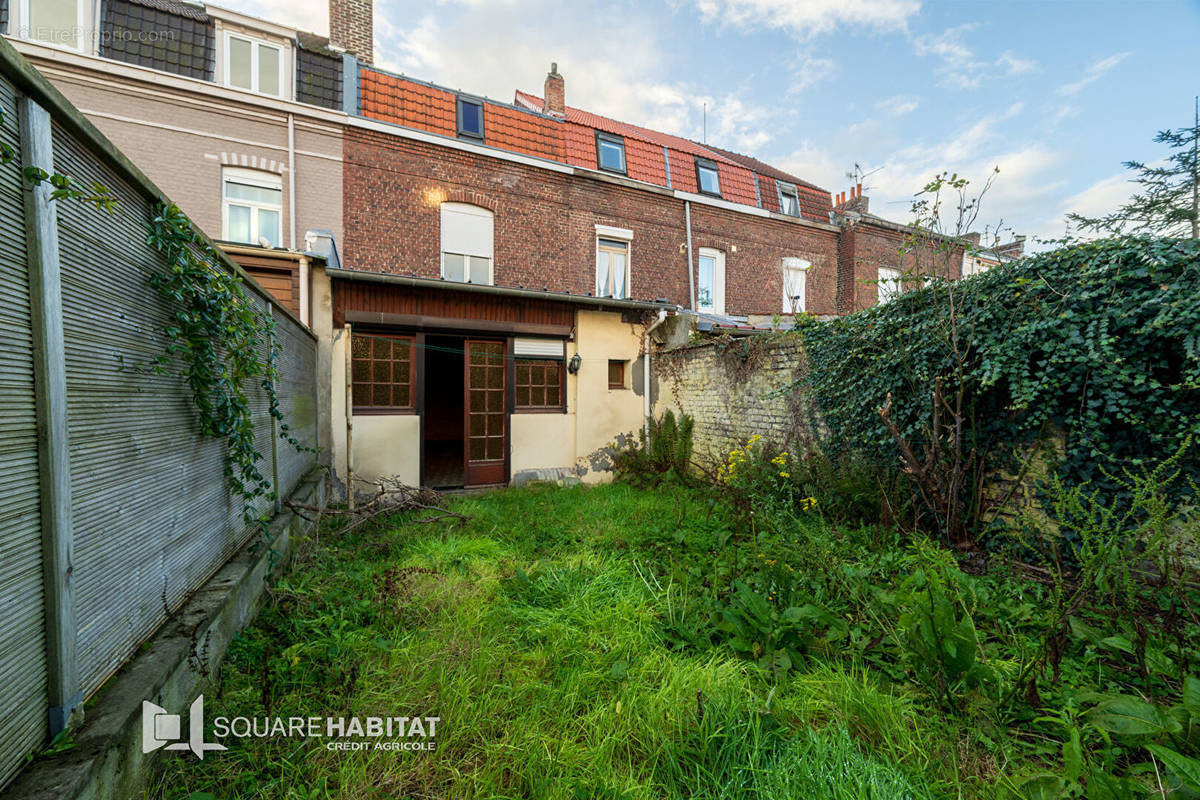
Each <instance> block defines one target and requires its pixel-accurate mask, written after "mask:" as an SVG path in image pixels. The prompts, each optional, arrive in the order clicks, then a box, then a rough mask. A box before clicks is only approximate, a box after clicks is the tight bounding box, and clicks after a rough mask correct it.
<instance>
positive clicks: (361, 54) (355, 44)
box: [329, 0, 375, 64]
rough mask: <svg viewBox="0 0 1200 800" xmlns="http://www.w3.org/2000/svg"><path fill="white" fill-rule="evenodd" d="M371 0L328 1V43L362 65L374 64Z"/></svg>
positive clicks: (373, 28) (373, 21)
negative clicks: (334, 45)
mask: <svg viewBox="0 0 1200 800" xmlns="http://www.w3.org/2000/svg"><path fill="white" fill-rule="evenodd" d="M373 6H374V2H373V0H329V41H330V42H332V43H333V44H336V45H337V46H338V47H343V48H345V49H346V51H347V52H350V53H353V54H354V55H355V57H356V58H358V60H359V61H361V62H363V63H364V64H373V63H374V62H375V20H374V8H373Z"/></svg>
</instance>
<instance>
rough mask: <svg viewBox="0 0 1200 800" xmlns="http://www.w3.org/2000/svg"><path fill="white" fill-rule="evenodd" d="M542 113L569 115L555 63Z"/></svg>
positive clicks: (548, 76) (548, 82)
mask: <svg viewBox="0 0 1200 800" xmlns="http://www.w3.org/2000/svg"><path fill="white" fill-rule="evenodd" d="M333 1H334V2H336V0H333ZM542 111H544V112H546V113H547V114H553V115H554V116H556V117H565V116H566V115H567V87H566V83H565V82H564V81H563V76H562V75H559V74H558V64H557V63H555V62H552V63H551V64H550V71H549V72H548V73H546V85H545V87H544V88H543V91H542Z"/></svg>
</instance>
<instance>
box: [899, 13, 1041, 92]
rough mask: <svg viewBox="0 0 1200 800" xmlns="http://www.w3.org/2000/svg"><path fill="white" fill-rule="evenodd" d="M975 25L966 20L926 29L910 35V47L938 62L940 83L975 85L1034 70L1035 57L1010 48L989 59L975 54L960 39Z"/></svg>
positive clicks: (966, 87) (961, 87) (968, 87)
mask: <svg viewBox="0 0 1200 800" xmlns="http://www.w3.org/2000/svg"><path fill="white" fill-rule="evenodd" d="M977 27H979V26H978V25H976V24H974V23H968V24H965V25H958V26H956V27H953V28H947V29H946V30H944V31H942V32H941V33H940V34H932V33H927V34H924V35H922V36H918V37H916V38H915V39H913V49H914V50H915V51H916V54H917V55H919V56H932V57H934V58H937V59H938V60H939V61H940V62H941V63H940V64H939V65H938V67H937V70H936V74H937V75H938V77H939V78H940V80H939V83H940V84H941V85H943V86H950V87H954V88H958V89H975V88H977V87H979V86H980V85H981V84H982V83H983V82H984V81H985V80H992V79H995V78H998V77H1004V76H1010V75H1025V74H1028V73H1030V72H1034V71H1035V70H1037V68H1038V64H1037V62H1036V61H1033V60H1030V59H1023V58H1020V57H1019V56H1017V55H1016V54H1015V53H1013V52H1012V51H1011V50H1005V51H1004V52H1003V53H1001V54H1000V57H999V58H996V59H995V60H992V61H989V60H987V59H986V58H979V57H977V56H976V54H975V51H974V50H972V49H971V48H970V47H968V46H967V45H966V43H965V42H964V41H963V38H964V35H965V34H967V33H970V32H971V31H973V30H975V29H976V28H977Z"/></svg>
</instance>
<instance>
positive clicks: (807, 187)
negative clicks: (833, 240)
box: [706, 145, 833, 222]
mask: <svg viewBox="0 0 1200 800" xmlns="http://www.w3.org/2000/svg"><path fill="white" fill-rule="evenodd" d="M706 147H708V148H709V149H710V150H716V151H717V152H718V153H721V154H722V155H724V156H726V157H727V158H729V159H731V160H733V161H736V162H738V163H740V164H742V165H744V166H746V167H749V168H750V169H752V170H754V171H755V172H757V173H758V176H759V184H760V186H759V190H760V191H761V193H762V201H763V208H769V209H770V210H771V211H778V210H779V194H778V192H777V190H776V188H775V183H776V181H783V182H785V183H792V184H795V185H796V191H797V194H799V196H800V216H802V217H807V218H809V219H815V220H819V221H821V222H828V221H829V211H830V209H832V208H833V198H832V197H830V195H829V192H827V191H826V190H825V189H822V188H821V187H820V186H817V185H815V184H812V183H809V182H808V181H806V180H802V179H801V178H797V177H796V176H795V175H791V174H789V173H787V172H784V171H783V170H781V169H777V168H776V167H772V166H771V165H770V164H766V163H764V162H762V161H759V160H758V159H757V158H754V157H753V156H746V155H742V154H741V153H734V152H732V151H730V150H722V149H721V148H719V147H713V146H712V145H706Z"/></svg>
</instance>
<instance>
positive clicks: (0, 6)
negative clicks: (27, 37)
mask: <svg viewBox="0 0 1200 800" xmlns="http://www.w3.org/2000/svg"><path fill="white" fill-rule="evenodd" d="M0 32H3V33H8V0H0Z"/></svg>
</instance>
